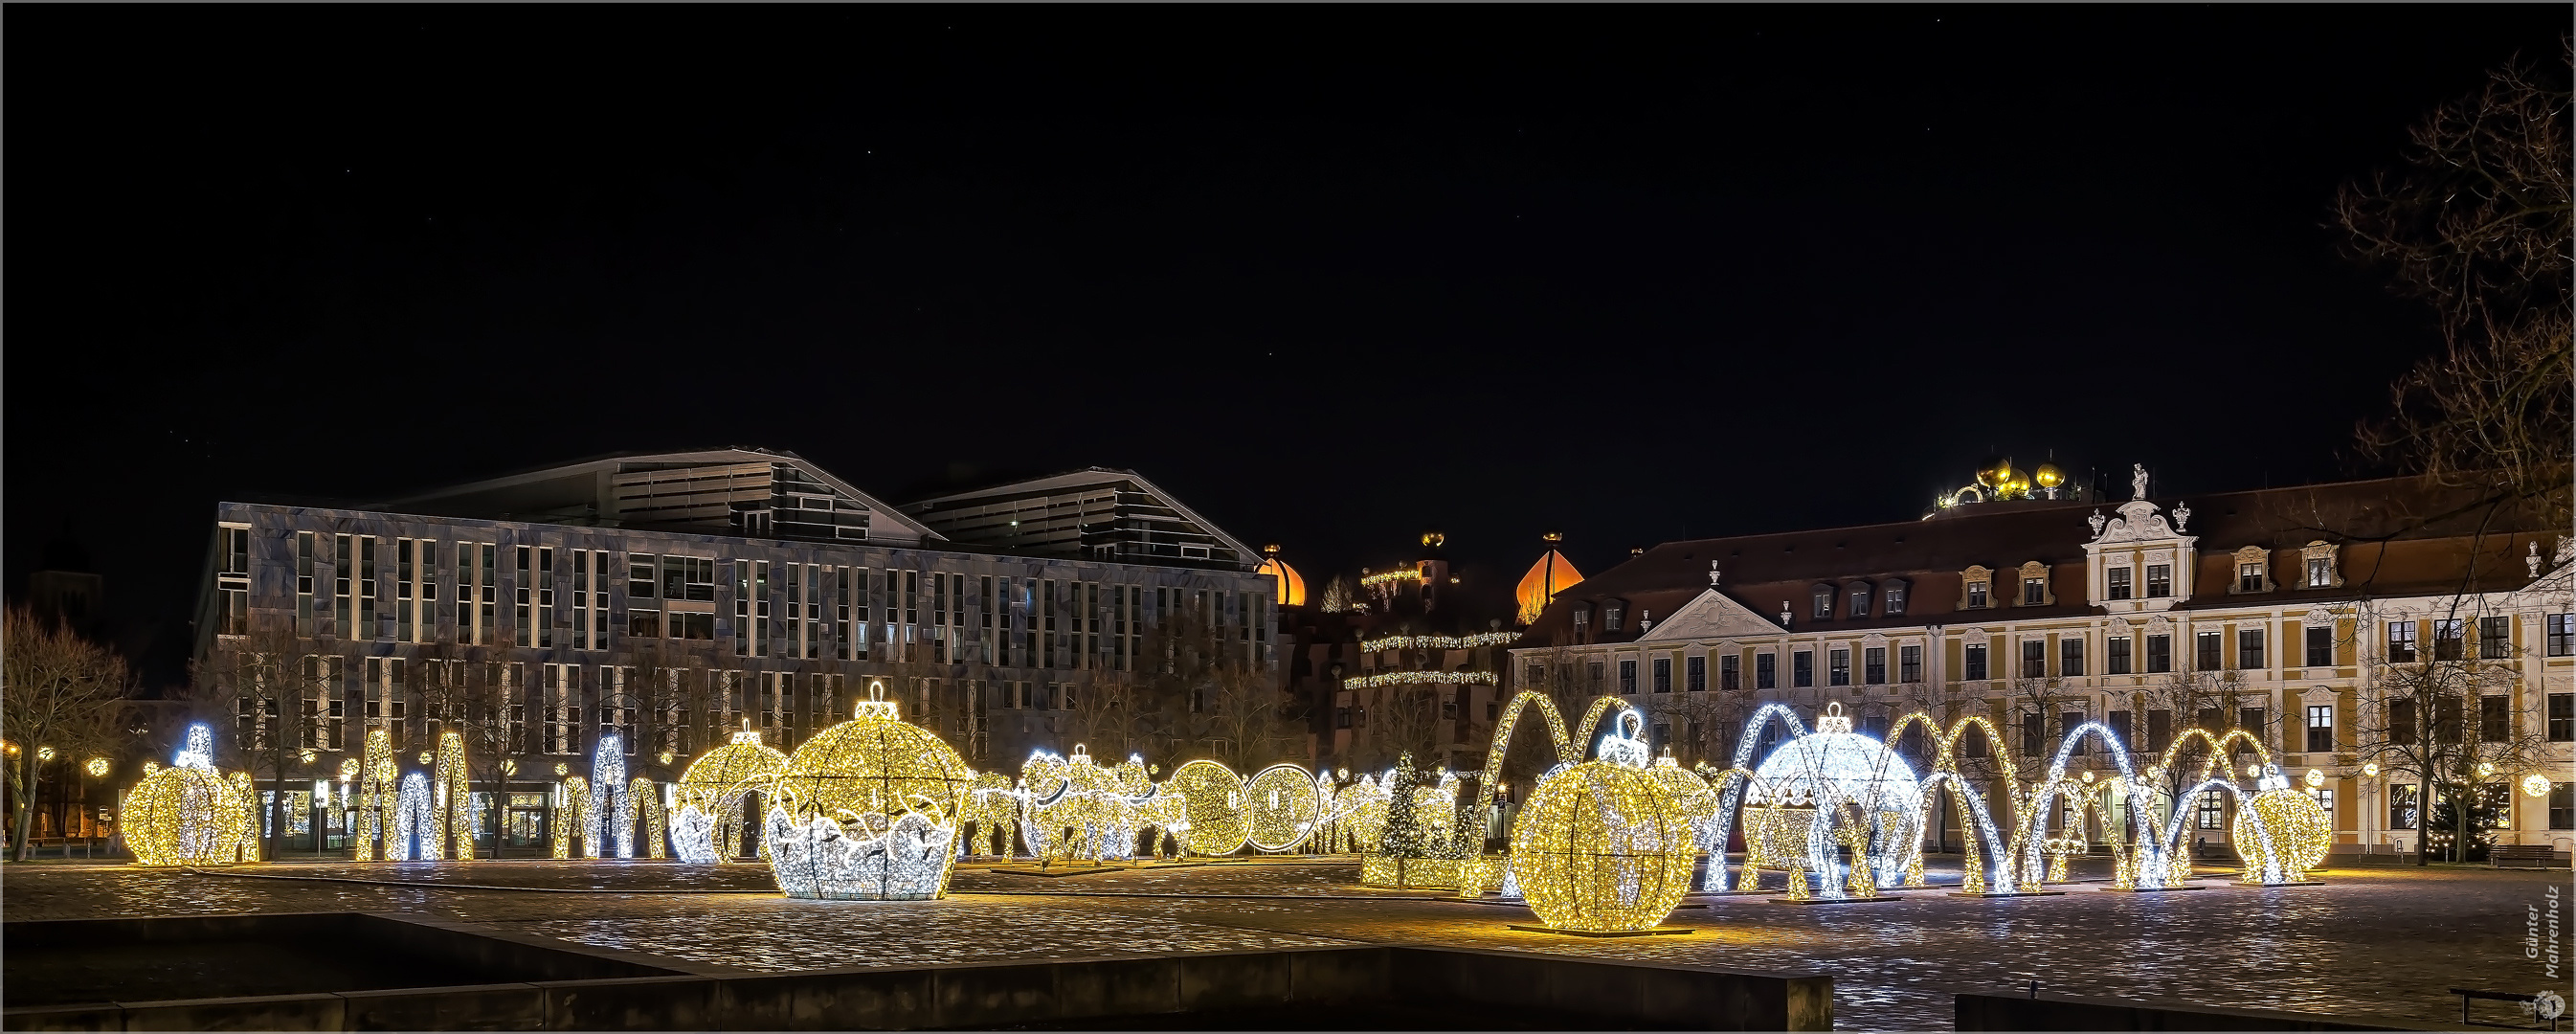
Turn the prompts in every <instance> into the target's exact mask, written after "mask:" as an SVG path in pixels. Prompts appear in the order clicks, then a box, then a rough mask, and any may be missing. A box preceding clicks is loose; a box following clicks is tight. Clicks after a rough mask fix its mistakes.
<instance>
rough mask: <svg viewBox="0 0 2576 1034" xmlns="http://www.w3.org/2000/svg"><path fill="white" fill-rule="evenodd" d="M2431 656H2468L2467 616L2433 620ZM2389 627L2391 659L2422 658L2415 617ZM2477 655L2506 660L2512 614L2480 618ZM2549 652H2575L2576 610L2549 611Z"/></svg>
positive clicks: (2399, 661)
mask: <svg viewBox="0 0 2576 1034" xmlns="http://www.w3.org/2000/svg"><path fill="white" fill-rule="evenodd" d="M2431 626H2432V632H2433V651H2432V654H2433V656H2432V659H2433V660H2437V661H2456V660H2461V659H2464V658H2466V657H2467V656H2468V630H2469V619H2467V618H2440V619H2436V620H2434V621H2433V622H2431ZM2387 628H2388V654H2387V657H2388V661H2389V663H2392V664H2412V663H2414V662H2416V661H2419V660H2422V659H2423V655H2422V653H2421V652H2419V651H2418V650H2417V649H2416V640H2415V636H2416V633H2417V631H2418V629H2417V628H2416V623H2415V622H2413V621H2391V622H2388V624H2387ZM2477 631H2478V657H2479V658H2480V659H2483V660H2505V659H2509V658H2511V657H2512V656H2513V618H2512V616H2511V615H2497V616H2494V617H2482V618H2478V619H2477ZM2548 647H2549V656H2552V657H2566V656H2569V655H2570V654H2571V653H2576V614H2551V615H2549V637H2548Z"/></svg>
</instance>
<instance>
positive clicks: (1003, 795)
mask: <svg viewBox="0 0 2576 1034" xmlns="http://www.w3.org/2000/svg"><path fill="white" fill-rule="evenodd" d="M1019 819H1020V801H1019V798H1018V797H1016V796H1014V795H1013V794H1012V793H1011V777H1009V776H1006V775H1003V774H1001V773H999V772H978V773H976V774H975V778H974V780H973V781H972V782H970V783H968V784H967V787H966V812H965V814H963V815H960V816H959V817H958V821H959V822H960V823H973V824H974V827H975V834H976V835H975V837H974V839H975V840H977V841H979V843H973V844H969V845H968V847H969V849H970V850H971V849H972V848H974V847H978V846H982V844H981V843H980V841H987V840H989V841H990V842H991V844H992V848H993V849H992V850H991V851H989V852H987V853H988V854H991V855H994V856H997V857H998V856H1002V855H1007V854H1010V853H1011V852H1010V848H1011V828H1012V827H1013V826H1016V825H1018V824H1019Z"/></svg>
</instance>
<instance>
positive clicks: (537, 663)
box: [196, 449, 1277, 850]
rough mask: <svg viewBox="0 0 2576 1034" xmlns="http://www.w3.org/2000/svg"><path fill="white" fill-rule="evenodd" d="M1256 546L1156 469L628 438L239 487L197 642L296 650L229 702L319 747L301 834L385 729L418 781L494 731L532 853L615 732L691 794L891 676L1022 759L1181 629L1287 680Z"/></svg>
mask: <svg viewBox="0 0 2576 1034" xmlns="http://www.w3.org/2000/svg"><path fill="white" fill-rule="evenodd" d="M1022 529H1025V530H1022ZM1258 563H1259V558H1258V557H1257V556H1256V555H1255V554H1254V553H1253V552H1252V551H1251V550H1250V549H1248V548H1246V547H1244V546H1243V545H1242V544H1241V543H1240V542H1237V541H1236V540H1235V539H1233V538H1232V537H1231V536H1229V535H1227V534H1226V533H1225V532H1224V531H1223V530H1221V529H1219V528H1217V527H1216V526H1215V525H1213V524H1211V523H1209V522H1207V521H1206V520H1204V519H1203V518H1200V517H1199V516H1198V515H1197V514H1195V513H1194V512H1192V511H1190V510H1189V509H1188V508H1187V507H1185V506H1183V505H1181V504H1180V503H1179V502H1178V501H1176V500H1173V499H1171V498H1170V497H1169V496H1167V495H1164V494H1163V493H1162V492H1161V491H1160V490H1159V489H1157V488H1155V487H1154V486H1153V485H1151V484H1150V483H1148V482H1147V481H1145V479H1143V478H1142V477H1139V476H1137V475H1135V474H1133V473H1132V472H1125V471H1106V470H1101V469H1098V468H1094V469H1091V470H1087V471H1080V472H1075V473H1073V474H1067V475H1060V476H1056V477H1050V478H1043V479H1038V480H1035V481H1030V482H1020V483H1015V484H1010V485H1001V486H996V487H994V488H990V489H985V490H982V491H980V492H973V493H958V494H952V495H947V496H942V497H939V498H936V499H930V500H924V501H921V502H918V503H914V504H912V505H910V506H905V507H895V506H889V505H887V504H885V503H883V502H881V501H879V500H877V499H876V498H874V497H872V496H870V495H868V494H867V493H865V492H863V491H861V490H859V489H858V488H856V487H854V486H852V485H851V484H849V483H848V482H846V481H843V480H841V479H840V478H838V477H835V476H833V475H832V474H831V473H829V472H827V471H824V470H822V469H820V468H819V467H817V466H815V465H814V464H813V463H811V462H809V461H807V460H805V459H803V458H801V457H798V456H796V455H795V454H793V453H787V452H769V451H763V450H757V449H722V450H708V451H700V452H682V453H663V454H650V455H629V456H617V457H611V458H607V459H601V460H594V461H589V462H583V463H575V464H569V465H563V466H557V467H549V468H545V469H540V470H534V471H529V472H525V473H520V474H514V475H510V476H506V477H499V478H493V479H489V480H485V481H478V482H474V483H471V484H465V485H458V486H453V487H450V488H444V489H440V490H437V491H433V492H427V493H422V494H419V495H414V496H410V497H407V498H402V499H396V500H390V501H385V502H377V503H366V504H358V505H346V506H318V505H286V504H275V503H249V502H225V503H220V504H218V505H217V507H216V514H215V521H214V529H213V548H212V550H211V557H210V559H209V562H208V564H207V569H206V574H205V579H204V583H203V585H204V587H203V590H202V597H201V603H200V606H199V620H198V622H197V628H196V632H197V645H196V657H197V661H198V669H199V672H200V678H201V679H203V680H214V681H222V680H225V679H227V678H228V676H227V674H226V673H227V672H237V671H241V670H244V669H243V667H242V665H241V664H240V661H241V658H242V657H243V655H244V654H245V653H246V652H260V651H267V652H274V653H285V654H291V655H292V657H293V658H294V661H295V663H294V665H291V666H289V667H287V668H285V669H281V670H284V671H286V672H288V673H289V677H287V678H283V679H275V678H272V679H271V681H275V682H283V683H285V684H284V685H268V686H253V687H247V688H245V687H239V686H235V687H229V689H230V692H229V693H218V694H215V695H218V696H223V697H225V698H226V699H232V700H236V701H237V702H238V708H239V712H238V714H237V715H230V716H228V717H233V718H235V719H237V721H238V726H237V728H236V729H235V730H234V732H235V734H237V735H239V736H240V737H241V742H242V743H243V744H253V743H259V742H264V741H265V742H277V741H271V740H269V739H268V738H269V737H282V738H283V742H284V743H285V744H286V745H287V746H288V747H290V748H295V749H297V750H299V751H300V752H301V756H300V757H299V758H298V763H297V764H296V765H294V766H292V768H293V770H292V771H290V772H289V773H288V774H287V777H286V779H285V780H284V781H283V787H282V788H270V789H271V792H278V790H279V789H283V792H287V793H289V794H290V796H291V797H292V798H293V799H294V802H295V803H294V804H293V806H292V807H291V808H290V812H291V813H292V814H294V815H295V819H294V820H293V821H294V822H295V823H296V824H297V825H301V824H302V819H303V818H304V817H305V812H306V811H307V810H309V811H310V813H311V819H312V825H311V826H310V827H309V828H306V829H302V830H299V832H300V833H301V834H302V844H301V846H302V847H303V848H304V849H311V850H327V849H330V848H331V847H333V846H336V845H335V844H334V843H332V840H331V837H330V833H331V830H332V829H333V828H334V824H335V823H337V822H339V821H340V817H339V816H337V815H335V814H326V813H327V812H328V811H329V809H327V808H323V807H320V806H318V802H317V801H316V800H315V798H314V795H313V792H312V791H311V790H309V789H306V788H307V787H314V786H319V787H321V788H323V789H325V790H327V789H329V781H330V780H332V779H333V778H334V777H335V776H336V775H337V774H339V773H341V772H342V771H344V768H343V762H344V761H346V760H348V759H351V758H353V757H355V756H356V755H357V754H358V752H360V751H361V750H362V749H363V744H364V741H365V739H366V737H367V735H368V733H369V732H370V731H371V730H377V729H382V730H385V731H386V732H387V733H388V734H389V736H390V738H391V740H392V745H393V747H394V748H395V752H396V755H397V756H398V757H399V758H400V759H401V760H402V761H403V763H404V767H405V768H406V769H408V768H410V767H412V766H411V765H410V761H411V760H412V759H413V758H414V757H415V756H417V755H419V754H420V753H421V752H424V751H428V750H431V749H433V748H434V747H435V745H436V744H437V742H438V741H439V739H440V736H441V734H442V733H443V732H444V731H450V730H454V729H458V728H460V727H463V726H464V725H465V724H467V723H474V722H487V723H489V724H490V725H491V727H490V728H488V729H477V730H474V731H476V732H480V733H483V734H486V735H487V736H488V738H489V739H490V740H492V741H493V742H495V743H496V744H497V745H498V746H497V749H498V750H500V751H501V752H502V753H503V754H505V755H506V756H507V758H508V769H509V771H510V773H511V775H510V777H509V778H507V779H504V780H503V781H502V784H503V785H490V786H487V785H483V783H482V782H481V781H478V783H477V787H476V793H477V797H478V798H488V799H487V800H481V801H478V808H480V807H491V806H497V807H500V808H502V809H505V810H506V812H507V814H506V815H505V816H504V818H503V819H502V820H501V821H500V822H499V823H498V824H497V825H498V826H499V828H500V829H501V830H502V833H501V836H502V838H503V840H504V844H503V846H505V847H528V846H534V845H537V844H539V843H542V842H543V841H544V840H545V839H546V836H547V833H546V830H547V829H548V828H549V820H550V817H551V813H552V808H553V806H554V803H555V801H554V798H553V796H552V794H551V792H550V791H551V789H552V787H553V779H554V776H555V775H556V774H559V773H560V772H562V771H564V770H566V769H577V770H585V771H586V770H587V762H588V760H589V759H590V757H591V755H592V752H593V751H594V750H595V749H596V748H597V747H598V745H599V744H600V743H601V741H602V739H603V737H607V736H612V735H613V736H615V737H617V741H618V743H619V744H620V745H621V749H622V751H623V753H624V754H626V755H629V757H628V758H627V759H626V765H627V769H628V770H629V771H631V772H634V773H637V774H641V775H644V776H646V777H648V778H651V779H653V780H655V781H657V782H668V781H670V780H672V779H674V778H676V776H677V775H678V773H679V771H680V769H681V768H683V767H685V766H686V765H687V763H688V761H689V760H690V759H691V758H693V757H694V756H696V755H697V754H698V753H700V752H702V751H704V750H706V749H708V748H709V747H712V746H715V745H717V744H720V743H722V742H724V740H725V736H726V734H727V733H729V732H731V731H737V730H741V729H744V728H749V729H752V730H757V731H758V732H759V733H760V734H761V736H762V738H763V741H764V742H766V743H769V744H770V745H772V746H776V747H779V748H781V749H786V750H793V749H794V748H795V746H796V745H797V744H798V743H799V742H801V741H802V740H803V739H804V738H805V737H807V736H809V735H811V734H812V733H813V732H814V731H816V730H818V729H821V728H823V727H825V726H828V725H831V724H834V723H836V722H839V721H843V720H846V719H847V718H848V717H849V713H850V710H851V706H852V704H853V703H854V702H855V701H857V700H860V699H864V698H865V693H866V685H867V682H868V680H869V679H871V678H883V679H884V680H885V681H886V683H887V685H888V686H889V687H891V688H892V689H893V690H894V692H895V693H896V694H897V695H898V696H899V698H900V699H901V700H902V701H903V703H904V710H905V713H906V715H907V716H909V717H912V718H913V719H914V720H917V721H919V722H921V723H922V724H925V725H928V726H929V727H931V728H933V729H935V730H937V731H939V732H940V734H941V735H942V736H943V737H944V738H946V739H947V740H948V741H949V742H950V743H952V744H954V745H956V746H957V747H958V748H959V750H960V752H961V753H963V754H965V755H966V756H967V757H968V758H969V760H970V761H971V762H972V763H975V764H977V765H979V766H980V765H993V766H996V767H1003V768H1006V769H1013V768H1016V765H1017V761H1018V759H1019V758H1022V757H1025V756H1027V754H1028V753H1029V752H1030V751H1031V750H1033V749H1040V748H1043V749H1049V750H1055V751H1059V752H1062V751H1069V750H1071V749H1072V747H1073V743H1072V741H1071V739H1070V738H1069V737H1071V736H1072V735H1073V734H1074V732H1075V731H1076V730H1075V722H1074V718H1075V716H1076V715H1077V714H1078V713H1079V712H1080V709H1081V707H1082V704H1083V701H1084V700H1085V698H1086V696H1087V690H1088V688H1089V687H1090V686H1091V685H1093V684H1094V683H1097V682H1100V681H1103V680H1115V679H1121V678H1126V677H1130V676H1132V675H1133V674H1134V673H1136V672H1139V671H1140V670H1150V669H1152V668H1154V666H1156V665H1157V664H1159V663H1161V661H1160V658H1159V656H1148V652H1149V651H1160V650H1161V649H1162V646H1161V645H1160V643H1159V642H1158V641H1156V640H1154V639H1153V636H1154V633H1155V632H1156V631H1157V630H1158V629H1160V628H1162V627H1164V626H1166V625H1168V624H1171V623H1172V622H1173V621H1174V619H1175V618H1178V617H1182V616H1186V617H1187V619H1188V623H1189V626H1190V627H1191V628H1193V629H1195V630H1198V631H1199V633H1200V634H1202V635H1204V636H1205V637H1206V638H1207V639H1208V640H1209V643H1210V645H1209V646H1208V648H1207V649H1208V652H1211V653H1214V654H1218V655H1221V656H1220V657H1218V658H1216V659H1220V660H1223V661H1226V662H1229V663H1233V664H1236V665H1238V666H1240V667H1242V668H1244V669H1246V670H1249V671H1252V672H1255V673H1258V675H1259V677H1263V678H1268V679H1270V680H1271V681H1272V682H1274V683H1275V681H1276V675H1275V672H1276V664H1275V661H1274V657H1273V650H1274V647H1273V644H1272V638H1273V636H1272V629H1273V628H1274V627H1275V626H1276V622H1277V619H1276V612H1275V605H1274V604H1273V603H1272V597H1273V591H1274V590H1273V588H1272V585H1273V582H1274V579H1273V578H1272V577H1270V576H1267V575H1264V574H1261V573H1257V572H1256V571H1255V568H1256V566H1257V565H1258ZM485 703H488V704H489V705H490V706H479V705H481V704H485ZM260 778H261V780H262V781H263V785H264V786H266V784H267V782H268V781H269V779H270V774H269V773H268V772H265V771H263V772H261V773H260ZM478 827H480V828H484V829H485V830H486V831H487V835H488V831H489V830H490V829H491V828H493V825H491V824H485V823H481V822H478ZM315 831H320V833H321V834H322V836H321V837H320V838H319V839H318V840H316V839H315V838H314V836H313V833H314V832H315Z"/></svg>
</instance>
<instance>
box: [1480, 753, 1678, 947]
mask: <svg viewBox="0 0 2576 1034" xmlns="http://www.w3.org/2000/svg"><path fill="white" fill-rule="evenodd" d="M1697 853H1698V845H1697V843H1696V838H1695V836H1694V833H1693V830H1692V828H1691V823H1690V816H1689V815H1687V814H1685V813H1684V812H1683V811H1682V808H1681V804H1680V802H1678V801H1676V800H1675V799H1674V797H1673V794H1672V792H1671V791H1670V790H1667V789H1665V787H1664V784H1663V782H1662V780H1660V779H1658V778H1657V777H1655V776H1654V775H1652V774H1650V773H1648V772H1647V771H1646V770H1644V769H1638V768H1630V767H1628V766H1626V765H1618V764H1612V763H1610V762H1606V761H1586V762H1583V763H1581V764H1577V765H1571V766H1568V767H1565V768H1562V769H1559V770H1557V771H1556V772H1555V773H1554V774H1551V775H1549V776H1548V777H1547V778H1545V779H1543V780H1540V782H1539V784H1538V789H1537V791H1536V792H1534V793H1532V794H1531V795H1530V803H1529V807H1528V808H1527V810H1525V811H1524V812H1523V813H1522V814H1521V817H1520V821H1518V822H1516V823H1514V824H1513V827H1512V856H1511V861H1510V865H1511V874H1512V879H1513V881H1514V882H1516V883H1517V884H1518V885H1519V886H1520V890H1521V894H1522V895H1523V896H1525V897H1526V898H1527V899H1528V901H1529V906H1530V910H1531V911H1533V912H1536V913H1538V918H1539V921H1540V922H1542V923H1545V924H1547V925H1548V926H1550V927H1554V928H1556V929H1560V930H1579V931H1586V932H1594V933H1614V932H1635V931H1643V930H1652V929H1654V928H1655V927H1657V926H1658V925H1660V924H1662V923H1663V921H1664V917H1666V916H1668V915H1671V914H1672V911H1673V906H1675V905H1678V904H1680V903H1681V900H1682V895H1683V894H1684V893H1686V892H1688V891H1689V890H1690V882H1691V867H1692V864H1693V862H1694V861H1695V856H1696V854H1697Z"/></svg>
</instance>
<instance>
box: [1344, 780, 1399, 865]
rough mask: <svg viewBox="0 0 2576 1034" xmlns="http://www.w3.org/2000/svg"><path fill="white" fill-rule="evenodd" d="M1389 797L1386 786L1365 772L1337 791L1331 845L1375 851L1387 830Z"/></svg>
mask: <svg viewBox="0 0 2576 1034" xmlns="http://www.w3.org/2000/svg"><path fill="white" fill-rule="evenodd" d="M1389 799H1390V798H1389V797H1388V795H1387V791H1386V787H1385V786H1383V785H1380V784H1379V783H1378V781H1377V777H1376V776H1370V775H1362V776H1360V781H1359V782H1356V783H1353V784H1351V785H1349V786H1345V787H1342V788H1341V789H1339V790H1336V791H1334V792H1333V843H1332V845H1331V847H1332V849H1333V850H1335V851H1346V852H1350V853H1353V854H1367V853H1370V852H1373V851H1376V850H1377V847H1378V841H1379V839H1380V838H1381V837H1383V836H1385V834H1386V809H1387V802H1388V800H1389Z"/></svg>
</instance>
